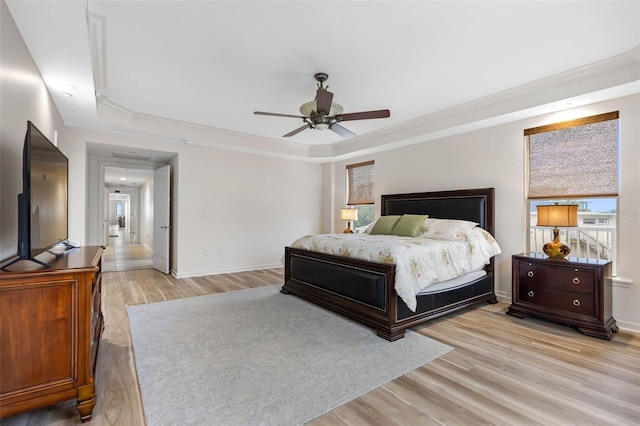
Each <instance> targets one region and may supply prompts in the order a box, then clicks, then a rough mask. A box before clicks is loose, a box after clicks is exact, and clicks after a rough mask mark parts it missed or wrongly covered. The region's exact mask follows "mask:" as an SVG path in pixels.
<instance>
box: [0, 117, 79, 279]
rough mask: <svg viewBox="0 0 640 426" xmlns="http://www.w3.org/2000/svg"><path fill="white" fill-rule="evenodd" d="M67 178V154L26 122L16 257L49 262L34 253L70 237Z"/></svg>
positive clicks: (38, 252) (31, 124)
mask: <svg viewBox="0 0 640 426" xmlns="http://www.w3.org/2000/svg"><path fill="white" fill-rule="evenodd" d="M68 179H69V160H68V159H67V157H66V156H65V155H64V154H63V153H62V152H60V150H59V149H58V148H57V147H56V146H55V145H54V144H53V143H51V141H50V140H49V139H47V137H46V136H45V135H44V134H42V132H41V131H40V130H38V128H37V127H36V126H34V125H33V123H32V122H31V121H29V122H27V133H26V136H25V139H24V149H23V164H22V194H20V195H19V196H18V259H16V260H22V259H26V260H31V261H34V262H36V263H40V264H42V265H44V266H48V265H47V264H46V263H44V262H42V261H40V260H37V259H35V257H36V256H37V255H38V254H40V253H42V252H44V251H47V250H49V249H50V248H52V247H54V246H55V245H57V244H59V243H61V242H64V241H66V240H67V238H68V215H67V213H68V193H67V191H68V183H69V182H68ZM12 263H13V262H12ZM7 266H8V265H7ZM5 267H6V266H5Z"/></svg>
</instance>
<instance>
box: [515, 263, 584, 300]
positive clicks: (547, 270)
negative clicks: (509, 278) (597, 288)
mask: <svg viewBox="0 0 640 426" xmlns="http://www.w3.org/2000/svg"><path fill="white" fill-rule="evenodd" d="M518 279H519V281H520V283H522V284H533V285H537V286H541V287H547V288H554V289H558V290H567V291H576V292H580V293H593V292H594V276H593V270H590V269H579V268H571V267H564V266H562V267H550V266H543V265H538V264H536V263H530V262H518Z"/></svg>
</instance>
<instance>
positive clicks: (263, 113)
mask: <svg viewBox="0 0 640 426" xmlns="http://www.w3.org/2000/svg"><path fill="white" fill-rule="evenodd" d="M253 113H254V114H256V115H271V116H274V117H290V118H302V119H304V118H306V117H305V116H303V115H291V114H279V113H277V112H264V111H253Z"/></svg>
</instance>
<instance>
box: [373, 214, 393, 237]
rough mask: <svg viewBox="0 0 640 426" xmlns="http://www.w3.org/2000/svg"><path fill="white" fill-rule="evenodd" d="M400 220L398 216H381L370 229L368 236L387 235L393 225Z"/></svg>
mask: <svg viewBox="0 0 640 426" xmlns="http://www.w3.org/2000/svg"><path fill="white" fill-rule="evenodd" d="M398 220H400V216H396V215H390V216H381V217H380V218H379V219H378V220H376V224H375V225H373V228H371V232H369V234H370V235H389V234H391V230H392V229H393V227H394V226H395V224H396V223H397V222H398Z"/></svg>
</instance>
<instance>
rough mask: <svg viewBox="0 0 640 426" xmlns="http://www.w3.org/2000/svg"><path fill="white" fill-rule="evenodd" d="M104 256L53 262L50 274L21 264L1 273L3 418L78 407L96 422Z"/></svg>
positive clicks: (68, 256)
mask: <svg viewBox="0 0 640 426" xmlns="http://www.w3.org/2000/svg"><path fill="white" fill-rule="evenodd" d="M102 250H103V248H102V247H100V246H91V247H81V248H75V249H72V250H70V251H68V252H66V253H65V254H62V255H58V256H53V255H51V258H47V259H46V262H47V263H49V265H51V268H49V269H36V270H34V266H35V264H33V263H31V262H29V261H21V262H19V263H17V264H15V265H13V266H11V268H10V269H12V272H8V271H0V417H7V416H10V415H13V414H16V413H19V412H22V411H27V410H31V409H34V408H39V407H45V406H48V405H51V404H56V403H58V402H62V401H66V400H70V399H76V400H77V404H76V408H77V410H78V412H79V413H80V419H81V420H82V421H87V420H90V419H91V412H92V411H93V407H94V406H95V404H96V391H95V384H94V374H95V370H96V360H97V356H98V345H99V344H100V336H101V334H102V329H103V317H102V309H101V266H102V264H101V259H102ZM45 255H46V256H49V253H45ZM39 257H40V256H39ZM21 268H22V269H23V270H21V271H18V269H21ZM28 268H31V270H26V269H28Z"/></svg>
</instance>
